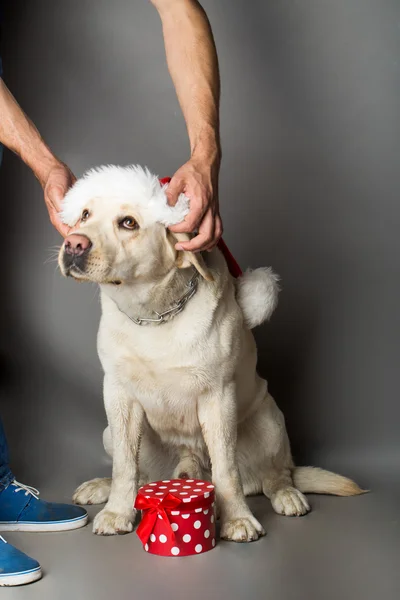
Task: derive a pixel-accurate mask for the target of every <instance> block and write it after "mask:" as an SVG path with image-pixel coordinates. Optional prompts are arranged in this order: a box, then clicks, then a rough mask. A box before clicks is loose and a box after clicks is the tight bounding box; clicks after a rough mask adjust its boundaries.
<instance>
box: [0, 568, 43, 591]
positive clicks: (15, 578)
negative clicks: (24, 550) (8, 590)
mask: <svg viewBox="0 0 400 600" xmlns="http://www.w3.org/2000/svg"><path fill="white" fill-rule="evenodd" d="M41 577H42V569H41V568H40V567H37V568H36V569H31V570H30V571H24V572H23V573H10V574H9V575H0V587H1V586H4V587H5V586H7V587H12V586H16V585H26V584H27V583H33V582H34V581H37V580H38V579H41Z"/></svg>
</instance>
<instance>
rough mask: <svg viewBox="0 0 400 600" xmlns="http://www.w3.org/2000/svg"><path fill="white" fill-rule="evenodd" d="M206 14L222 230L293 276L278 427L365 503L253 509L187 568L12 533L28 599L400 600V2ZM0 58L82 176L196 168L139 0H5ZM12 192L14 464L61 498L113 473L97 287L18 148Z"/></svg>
mask: <svg viewBox="0 0 400 600" xmlns="http://www.w3.org/2000/svg"><path fill="white" fill-rule="evenodd" d="M203 6H204V7H205V9H206V10H207V13H208V15H209V18H210V21H211V23H212V27H213V30H214V34H215V38H216V43H217V47H218V53H219V59H220V68H221V76H222V102H221V121H222V142H223V155H224V156H223V165H222V171H221V184H220V195H221V205H222V214H223V218H224V225H225V234H224V237H225V240H226V242H227V243H228V245H229V246H230V248H231V250H232V251H233V253H234V255H235V256H236V258H237V259H238V260H239V262H240V263H241V265H242V266H243V267H247V266H253V267H256V266H261V265H272V266H273V268H274V269H275V270H276V271H277V272H278V273H279V274H280V275H281V277H282V283H283V291H282V294H281V299H280V305H279V307H278V309H277V311H276V314H275V315H274V317H273V320H272V322H271V324H269V325H268V326H265V327H263V328H261V329H259V330H258V331H257V340H258V345H259V351H260V365H259V366H260V370H261V372H262V373H263V374H265V375H266V376H267V377H268V379H269V382H270V387H271V390H272V392H273V394H274V395H275V397H276V399H277V401H278V404H279V405H280V406H281V408H282V409H283V410H284V412H285V415H286V418H287V423H288V428H289V432H290V436H291V440H292V445H293V451H294V454H295V458H296V461H297V462H298V463H301V464H317V465H320V466H325V467H328V468H332V469H336V470H340V471H342V472H344V473H346V474H348V475H350V476H352V477H354V478H356V479H358V481H359V482H360V483H361V485H363V486H364V487H368V488H372V490H373V491H372V493H371V494H370V495H368V496H363V497H360V498H357V499H335V498H321V497H318V498H317V497H314V498H312V503H313V506H314V509H315V510H314V512H313V513H312V514H311V515H310V516H308V517H307V518H305V519H297V520H296V519H292V520H290V519H284V518H282V517H277V516H275V515H274V514H273V513H272V510H271V508H270V506H269V503H268V502H267V501H266V500H265V499H263V498H258V499H255V500H253V501H252V506H253V508H254V510H255V511H256V513H257V514H258V516H259V518H260V519H261V520H262V521H263V523H264V524H265V526H266V528H267V529H268V532H269V535H268V536H267V538H265V539H263V540H262V541H260V542H258V543H257V544H252V545H249V546H234V545H232V544H227V543H225V544H220V545H219V547H218V548H217V549H216V550H214V551H213V552H212V553H211V554H210V556H206V555H204V556H202V557H196V558H193V559H181V560H178V561H174V560H171V561H167V560H163V559H158V558H155V557H150V556H148V555H145V553H144V552H142V550H141V548H140V544H139V541H138V539H137V538H136V536H135V535H130V536H126V537H124V538H113V539H101V538H95V537H94V536H92V534H91V533H90V531H89V529H86V530H83V531H80V532H74V533H71V534H65V535H62V536H59V535H57V536H54V535H47V536H46V535H38V534H37V535H33V534H31V535H29V534H24V535H22V534H13V535H10V536H8V539H9V540H10V541H13V542H14V543H16V544H17V545H18V546H19V547H20V548H22V549H24V550H25V551H27V552H30V553H31V554H33V555H34V556H35V557H36V558H38V559H39V560H40V561H41V562H42V565H43V567H44V569H45V572H46V574H45V575H46V576H45V578H44V579H43V580H42V582H40V583H38V584H35V585H34V586H32V587H29V588H25V589H24V590H18V593H19V594H20V596H21V594H22V595H24V594H29V597H30V598H33V597H34V593H36V594H37V595H38V597H39V596H40V597H43V595H46V594H48V595H51V596H52V597H57V598H64V597H65V598H67V597H70V596H71V595H72V594H74V595H76V597H77V598H81V597H84V595H85V597H89V598H92V597H93V598H94V597H96V598H103V597H104V598H108V597H109V596H110V594H112V593H113V594H116V593H117V590H118V593H119V597H121V598H125V597H126V598H130V597H132V595H133V596H134V597H138V598H140V599H142V598H145V599H147V598H155V597H159V596H160V595H161V596H162V597H165V598H184V597H185V598H186V597H190V598H198V597H199V598H200V597H202V596H201V594H202V593H206V594H208V596H209V597H215V598H219V597H222V596H223V597H225V596H228V595H229V596H231V597H235V598H244V597H245V596H247V595H249V597H251V598H266V597H268V598H269V597H270V596H271V597H272V596H273V597H274V599H278V600H280V599H284V600H287V599H292V598H293V599H297V598H305V597H310V598H314V597H315V598H316V599H318V600H319V599H321V598H324V599H330V598H337V597H349V595H350V593H351V594H352V596H353V597H354V598H359V597H360V598H361V597H362V598H376V597H377V596H378V595H379V597H380V598H385V599H386V598H387V599H390V600H392V599H394V598H397V597H398V594H399V591H400V582H399V578H398V574H397V564H396V562H397V561H398V558H397V554H398V552H399V538H398V536H399V534H400V531H399V529H400V528H399V525H398V523H399V522H398V517H397V514H398V510H397V505H398V502H399V494H398V491H399V486H398V484H399V480H400V477H399V462H400V460H399V454H400V436H399V434H398V420H399V414H400V410H399V401H398V396H399V392H398V361H399V356H400V321H399V317H398V310H399V309H398V307H399V304H400V280H399V263H400V258H399V250H400V237H399V225H400V202H399V194H398V190H399V152H400V141H399V122H400V104H399V80H400V77H399V68H400V59H399V55H400V5H399V3H398V2H397V1H396V0H380V1H379V0H301V1H299V0H280V1H279V2H278V1H275V0H269V1H266V0H259V1H258V0H257V1H256V0H252V2H248V1H246V0H234V1H232V0H231V1H229V0H220V1H219V2H212V0H205V1H204V2H203ZM3 62H4V70H5V73H4V79H5V81H6V82H7V84H8V85H9V87H10V88H11V90H12V91H13V93H14V95H15V96H16V97H17V99H18V100H19V102H20V103H21V105H22V106H23V107H24V109H25V110H26V112H27V113H28V114H29V115H30V116H31V118H32V119H33V120H34V122H35V123H36V124H37V126H38V128H39V130H40V131H41V132H42V134H43V136H44V137H45V138H46V140H47V141H48V143H49V144H50V145H51V146H52V148H53V149H54V151H55V152H56V153H57V154H58V155H59V156H60V157H61V158H62V159H63V160H64V161H65V162H67V163H68V164H69V166H70V167H71V168H72V170H73V171H74V172H75V173H76V175H80V174H82V172H83V171H84V170H86V169H87V168H89V167H92V166H95V165H99V164H102V163H118V164H128V163H132V162H137V163H141V164H145V165H148V166H149V167H150V168H151V169H152V170H154V171H156V172H157V173H159V174H160V176H165V175H171V174H172V173H173V172H174V170H176V169H177V168H178V167H179V166H180V165H181V164H182V163H183V162H184V161H185V160H186V159H187V157H188V141H187V135H186V130H185V125H184V122H183V118H182V116H181V113H180V110H179V106H178V103H177V100H176V97H175V93H174V89H173V86H172V83H171V80H170V78H169V75H168V72H167V68H166V64H165V57H164V47H163V41H162V36H161V27H160V22H159V18H158V15H157V13H156V11H155V9H154V8H153V7H152V6H151V4H150V3H149V2H147V1H145V0H136V1H127V0H114V1H113V2H108V1H106V0H85V1H83V0H66V1H64V2H52V1H51V0H30V1H29V2H22V1H21V0H14V1H13V2H12V3H9V5H8V6H6V8H5V21H4V40H3ZM0 197H1V207H2V219H1V221H0V232H1V235H0V248H1V256H2V263H1V268H2V294H1V317H2V319H1V342H0V344H1V346H0V348H1V359H2V363H3V365H2V370H1V374H2V380H1V398H2V405H1V412H2V415H3V418H4V420H5V423H6V426H7V431H8V434H9V439H10V444H11V446H12V459H13V467H14V469H15V471H16V473H17V476H18V478H19V479H22V480H23V481H26V482H27V483H31V484H33V485H38V486H41V487H42V494H43V495H46V496H47V497H48V498H51V499H60V500H68V499H69V498H70V496H71V493H72V491H73V489H74V487H75V486H76V485H77V484H78V483H80V482H81V481H83V480H84V479H86V478H90V477H94V476H99V475H101V474H106V473H107V472H109V468H110V467H109V464H108V462H107V460H106V459H105V457H104V453H103V451H102V446H101V431H102V428H103V426H104V422H105V417H104V411H103V406H102V398H101V383H102V382H101V379H102V374H101V369H100V365H99V362H98V359H97V355H96V348H95V338H96V330H97V323H98V319H99V304H98V298H97V292H96V289H95V288H94V287H90V286H89V285H77V284H76V283H74V282H72V281H70V280H63V279H62V278H61V276H60V275H59V273H58V272H57V270H56V264H55V263H54V262H48V259H49V258H50V257H51V252H50V250H49V249H51V248H53V249H54V247H55V246H56V245H57V244H59V242H60V239H59V237H58V235H57V233H56V232H55V231H53V229H52V227H51V225H50V223H49V221H48V217H47V212H46V210H45V207H44V203H43V200H42V193H41V189H40V187H39V185H38V184H37V183H36V182H35V181H34V178H33V177H32V175H31V173H30V172H29V171H28V170H27V168H26V167H25V166H24V165H23V164H21V163H20V162H19V161H18V160H17V159H16V158H15V157H13V156H11V155H10V153H6V155H5V160H4V164H3V168H2V171H1V177H0ZM96 510H97V509H92V510H91V515H93V514H95V512H96ZM396 558H397V561H396ZM155 569H158V577H156V578H155V577H154V575H153V573H154V572H155ZM202 586H203V588H202ZM2 593H4V594H5V596H7V595H9V596H10V597H13V595H14V594H16V593H17V592H16V591H15V590H10V591H6V592H2ZM23 597H25V596H23Z"/></svg>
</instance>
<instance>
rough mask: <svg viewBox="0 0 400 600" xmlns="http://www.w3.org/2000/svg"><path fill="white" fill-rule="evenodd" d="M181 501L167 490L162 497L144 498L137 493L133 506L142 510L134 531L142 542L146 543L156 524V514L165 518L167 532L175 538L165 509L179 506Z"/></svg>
mask: <svg viewBox="0 0 400 600" xmlns="http://www.w3.org/2000/svg"><path fill="white" fill-rule="evenodd" d="M180 504H181V501H180V500H179V498H176V497H175V496H173V495H172V494H170V493H169V492H168V493H167V494H166V495H165V496H163V497H162V498H154V497H153V498H145V497H144V496H142V495H141V494H138V495H137V497H136V501H135V508H137V509H138V510H143V511H144V512H143V515H142V520H141V521H140V523H139V527H138V528H137V531H136V533H137V534H138V536H139V537H140V539H141V540H142V543H143V544H146V542H147V540H148V539H149V537H150V534H151V533H152V531H153V529H154V525H155V524H156V521H157V518H158V515H160V517H162V518H163V519H165V522H166V523H167V524H168V525H169V528H168V529H169V532H168V533H169V534H170V537H171V539H172V540H174V539H175V536H174V532H173V531H172V528H171V525H170V522H169V518H168V515H167V513H166V510H174V508H176V507H177V506H180Z"/></svg>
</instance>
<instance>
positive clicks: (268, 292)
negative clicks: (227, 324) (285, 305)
mask: <svg viewBox="0 0 400 600" xmlns="http://www.w3.org/2000/svg"><path fill="white" fill-rule="evenodd" d="M278 281H279V277H278V275H276V274H275V273H274V272H273V271H272V269H271V268H266V267H262V268H260V269H254V271H252V270H250V269H249V270H248V271H246V272H245V273H244V274H243V275H241V276H240V277H239V278H238V279H237V280H236V286H237V287H236V299H237V302H238V304H239V306H240V308H241V309H242V311H243V315H244V320H245V322H246V325H247V326H248V327H249V329H253V328H254V327H256V326H257V325H261V323H263V322H264V321H266V320H267V319H269V318H270V316H271V315H272V313H273V312H274V310H275V308H276V305H277V304H278V293H279V285H278Z"/></svg>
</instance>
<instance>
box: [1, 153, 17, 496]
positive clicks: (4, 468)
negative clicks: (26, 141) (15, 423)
mask: <svg viewBox="0 0 400 600" xmlns="http://www.w3.org/2000/svg"><path fill="white" fill-rule="evenodd" d="M2 158H3V146H2V145H1V144H0V165H1V159H2ZM9 462H10V460H9V457H8V444H7V438H6V434H5V433H4V427H3V423H2V420H1V419H0V492H1V491H3V490H4V488H6V487H7V486H8V485H9V484H10V483H11V482H12V481H13V480H14V475H13V474H12V472H11V469H10V467H9V464H8V463H9Z"/></svg>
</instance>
